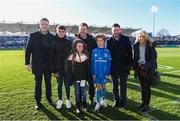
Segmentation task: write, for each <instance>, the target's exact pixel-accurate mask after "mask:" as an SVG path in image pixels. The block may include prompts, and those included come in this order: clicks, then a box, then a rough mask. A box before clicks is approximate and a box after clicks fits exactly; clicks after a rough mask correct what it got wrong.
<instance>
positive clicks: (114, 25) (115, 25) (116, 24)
mask: <svg viewBox="0 0 180 121" xmlns="http://www.w3.org/2000/svg"><path fill="white" fill-rule="evenodd" d="M112 27H119V28H120V25H119V24H118V23H114V24H113V26H112Z"/></svg>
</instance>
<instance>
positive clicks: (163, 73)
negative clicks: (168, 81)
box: [162, 70, 180, 74]
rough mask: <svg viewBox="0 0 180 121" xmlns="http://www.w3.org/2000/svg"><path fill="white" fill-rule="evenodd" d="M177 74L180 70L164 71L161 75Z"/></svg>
mask: <svg viewBox="0 0 180 121" xmlns="http://www.w3.org/2000/svg"><path fill="white" fill-rule="evenodd" d="M177 72H180V70H175V71H166V72H162V74H167V73H177Z"/></svg>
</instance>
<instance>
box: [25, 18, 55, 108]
mask: <svg viewBox="0 0 180 121" xmlns="http://www.w3.org/2000/svg"><path fill="white" fill-rule="evenodd" d="M39 27H40V30H39V31H37V32H34V33H31V34H30V38H29V41H28V44H27V47H26V52H25V65H26V66H27V69H28V70H29V71H32V73H33V74H34V75H35V95H34V98H35V108H36V109H38V108H39V107H40V106H41V94H42V78H43V76H44V80H45V87H46V99H47V100H48V102H49V104H50V105H51V106H53V107H54V106H55V104H54V102H53V101H52V99H51V96H52V92H51V71H50V67H49V66H50V51H49V50H50V47H51V44H52V42H53V40H54V36H53V35H52V34H51V33H49V31H48V28H49V20H48V19H47V18H42V19H41V20H40V24H39Z"/></svg>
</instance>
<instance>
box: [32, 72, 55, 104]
mask: <svg viewBox="0 0 180 121" xmlns="http://www.w3.org/2000/svg"><path fill="white" fill-rule="evenodd" d="M43 76H44V81H45V87H46V99H47V100H50V99H51V96H52V91H51V72H50V71H45V72H43V73H39V74H35V95H34V98H35V101H36V103H40V102H41V94H42V77H43Z"/></svg>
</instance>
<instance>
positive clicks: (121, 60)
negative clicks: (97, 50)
mask: <svg viewBox="0 0 180 121" xmlns="http://www.w3.org/2000/svg"><path fill="white" fill-rule="evenodd" d="M107 48H108V49H109V50H110V54H111V58H112V60H111V75H117V74H118V75H119V74H120V75H128V74H129V72H130V69H131V65H132V46H131V43H130V40H129V37H127V36H124V35H120V38H119V40H118V41H117V40H115V39H114V37H111V38H110V39H109V40H108V41H107Z"/></svg>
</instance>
